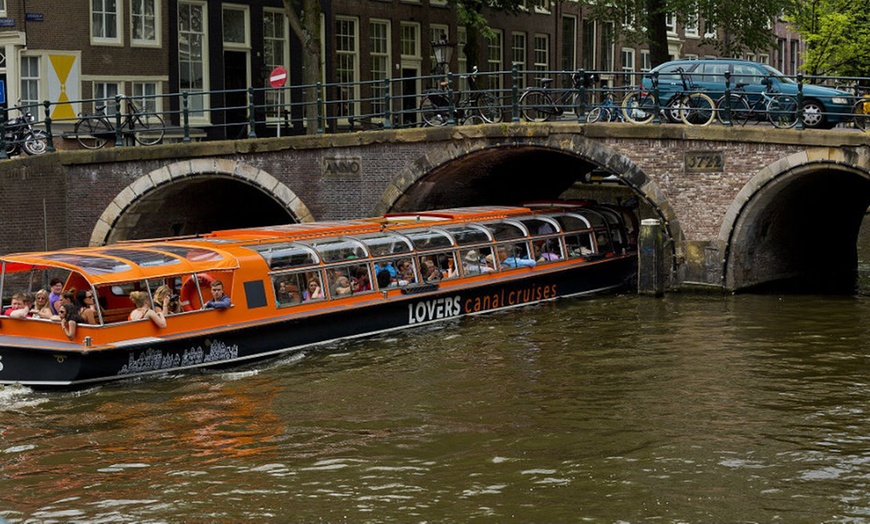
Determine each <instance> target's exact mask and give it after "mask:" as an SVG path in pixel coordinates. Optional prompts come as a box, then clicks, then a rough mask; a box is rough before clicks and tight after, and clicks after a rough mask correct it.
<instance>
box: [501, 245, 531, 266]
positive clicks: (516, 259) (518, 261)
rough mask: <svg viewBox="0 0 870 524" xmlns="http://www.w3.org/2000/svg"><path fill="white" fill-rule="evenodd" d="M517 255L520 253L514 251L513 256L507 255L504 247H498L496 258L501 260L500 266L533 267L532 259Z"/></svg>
mask: <svg viewBox="0 0 870 524" xmlns="http://www.w3.org/2000/svg"><path fill="white" fill-rule="evenodd" d="M519 255H520V253H516V254H515V255H514V256H510V257H509V256H508V253H507V249H505V248H504V247H499V248H498V259H499V260H500V261H501V267H507V268H514V267H535V265H536V262H535V261H534V260H532V259H531V258H527V257H525V256H519Z"/></svg>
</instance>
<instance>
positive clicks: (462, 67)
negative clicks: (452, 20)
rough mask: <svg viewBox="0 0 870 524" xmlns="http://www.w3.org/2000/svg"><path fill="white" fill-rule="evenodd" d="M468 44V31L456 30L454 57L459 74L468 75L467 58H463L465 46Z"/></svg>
mask: <svg viewBox="0 0 870 524" xmlns="http://www.w3.org/2000/svg"><path fill="white" fill-rule="evenodd" d="M467 43H468V31H467V30H466V29H465V27H462V26H460V27H457V28H456V56H457V58H458V62H457V66H456V67H457V68H458V69H459V71H458V72H459V74H466V73H468V57H467V56H465V44H467Z"/></svg>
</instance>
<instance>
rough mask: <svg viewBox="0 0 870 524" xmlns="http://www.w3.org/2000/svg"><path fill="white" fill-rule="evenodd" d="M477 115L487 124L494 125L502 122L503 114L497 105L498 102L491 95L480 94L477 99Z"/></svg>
mask: <svg viewBox="0 0 870 524" xmlns="http://www.w3.org/2000/svg"><path fill="white" fill-rule="evenodd" d="M475 103H476V104H477V114H478V115H480V117H481V118H482V119H483V121H484V122H485V123H487V124H495V123H498V122H501V121H502V118H504V114H503V113H502V110H501V106H500V105H498V100H496V99H495V96H493V95H492V94H491V93H482V94H481V95H480V96H478V97H477V100H476V102H475Z"/></svg>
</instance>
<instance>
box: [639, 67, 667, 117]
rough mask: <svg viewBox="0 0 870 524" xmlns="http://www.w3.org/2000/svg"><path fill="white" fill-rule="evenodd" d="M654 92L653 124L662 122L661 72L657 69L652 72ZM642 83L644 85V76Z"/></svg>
mask: <svg viewBox="0 0 870 524" xmlns="http://www.w3.org/2000/svg"><path fill="white" fill-rule="evenodd" d="M651 82H652V93H653V119H652V121H653V124H661V123H662V119H661V118H660V117H659V113H660V112H661V108H660V107H659V72H658V71H656V72H654V73H653V74H652V80H651ZM640 83H641V85H643V78H641V79H640Z"/></svg>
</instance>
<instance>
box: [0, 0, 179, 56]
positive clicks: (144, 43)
mask: <svg viewBox="0 0 870 524" xmlns="http://www.w3.org/2000/svg"><path fill="white" fill-rule="evenodd" d="M0 1H2V0H0ZM149 2H150V4H151V7H152V8H153V9H154V14H153V18H154V38H153V39H148V38H136V37H135V36H134V35H135V32H134V30H133V29H134V28H135V27H136V21H137V19H142V20H144V19H146V18H147V15H145V14H142V15H138V16H137V15H136V14H135V13H134V12H133V11H134V4H138V5H142V4H144V3H149ZM161 4H162V2H161V1H160V0H131V4H130V47H162V45H163V42H162V33H161V31H162V28H163V21H162V12H161V9H162V7H161Z"/></svg>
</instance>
